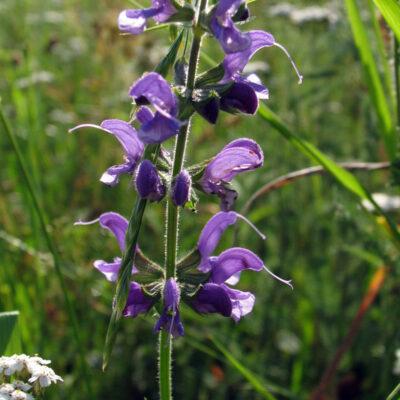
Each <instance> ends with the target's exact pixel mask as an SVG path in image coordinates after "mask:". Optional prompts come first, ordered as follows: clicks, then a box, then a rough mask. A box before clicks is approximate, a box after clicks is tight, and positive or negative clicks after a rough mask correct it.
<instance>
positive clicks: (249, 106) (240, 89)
mask: <svg viewBox="0 0 400 400" xmlns="http://www.w3.org/2000/svg"><path fill="white" fill-rule="evenodd" d="M220 107H221V110H224V111H228V112H231V111H234V110H235V109H236V110H239V111H241V112H242V113H245V114H255V113H256V111H257V108H258V97H257V94H256V92H255V90H254V89H253V88H252V87H251V86H250V85H247V84H246V83H242V82H235V83H234V84H233V85H232V87H231V88H230V89H229V90H228V92H226V93H225V94H224V95H223V96H222V97H221V100H220Z"/></svg>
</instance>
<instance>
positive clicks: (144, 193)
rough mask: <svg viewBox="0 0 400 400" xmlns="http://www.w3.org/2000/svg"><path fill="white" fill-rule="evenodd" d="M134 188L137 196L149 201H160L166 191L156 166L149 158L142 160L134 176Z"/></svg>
mask: <svg viewBox="0 0 400 400" xmlns="http://www.w3.org/2000/svg"><path fill="white" fill-rule="evenodd" d="M136 189H137V191H138V193H139V196H140V197H142V198H147V199H149V200H150V201H160V200H161V199H162V198H163V197H164V196H165V193H166V188H165V185H164V182H163V181H162V179H161V177H160V175H159V174H158V171H157V168H156V167H155V166H154V165H153V163H152V162H151V161H149V160H143V162H142V163H141V164H140V166H139V170H138V173H137V176H136Z"/></svg>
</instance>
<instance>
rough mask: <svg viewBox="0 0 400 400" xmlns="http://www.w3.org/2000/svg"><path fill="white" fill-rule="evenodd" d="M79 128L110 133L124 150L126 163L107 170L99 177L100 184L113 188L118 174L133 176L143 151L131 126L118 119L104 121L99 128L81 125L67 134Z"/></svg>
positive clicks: (141, 144) (97, 126)
mask: <svg viewBox="0 0 400 400" xmlns="http://www.w3.org/2000/svg"><path fill="white" fill-rule="evenodd" d="M79 128H96V129H100V130H102V131H104V132H107V133H111V134H112V135H114V136H115V137H116V138H117V139H118V141H119V142H120V143H121V145H122V147H123V148H124V150H125V156H124V158H125V161H126V162H125V163H124V164H120V165H114V166H112V167H110V168H108V170H107V171H106V172H104V173H103V175H102V176H101V178H100V181H101V182H103V183H105V184H106V185H110V186H114V185H116V184H117V183H118V178H119V175H120V174H123V173H128V174H133V172H134V171H135V168H136V164H137V162H138V161H139V160H140V157H141V156H142V154H143V151H144V145H143V143H142V142H141V141H140V140H139V138H138V134H137V132H136V130H135V128H134V127H133V126H131V125H130V124H128V123H127V122H125V121H121V120H119V119H106V120H105V121H103V122H102V123H101V125H100V126H99V125H94V124H81V125H78V126H75V127H74V128H72V129H70V130H69V132H73V131H74V130H76V129H79Z"/></svg>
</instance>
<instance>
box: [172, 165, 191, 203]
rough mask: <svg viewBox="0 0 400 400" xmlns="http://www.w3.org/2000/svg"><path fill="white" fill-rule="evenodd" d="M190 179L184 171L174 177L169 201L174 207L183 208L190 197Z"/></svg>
mask: <svg viewBox="0 0 400 400" xmlns="http://www.w3.org/2000/svg"><path fill="white" fill-rule="evenodd" d="M191 183H192V181H191V178H190V175H189V174H188V172H187V171H186V170H183V171H182V172H180V173H179V175H178V176H177V177H176V179H175V181H174V182H173V184H172V187H171V201H172V204H173V205H174V206H175V207H178V206H184V205H185V204H186V203H187V202H188V201H189V197H190V186H191Z"/></svg>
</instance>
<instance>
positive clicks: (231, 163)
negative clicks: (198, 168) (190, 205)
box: [199, 138, 264, 211]
mask: <svg viewBox="0 0 400 400" xmlns="http://www.w3.org/2000/svg"><path fill="white" fill-rule="evenodd" d="M263 161H264V154H263V152H262V150H261V147H260V146H259V145H258V144H257V143H256V142H255V141H254V140H252V139H247V138H242V139H237V140H234V141H233V142H231V143H229V144H228V145H226V146H225V147H224V148H223V149H222V150H221V151H220V152H219V153H218V154H217V155H216V156H215V157H214V158H213V159H212V160H211V162H210V163H209V164H208V165H207V166H206V168H205V170H204V174H203V176H202V178H201V180H200V181H199V184H200V185H201V187H202V188H203V190H204V191H205V192H206V193H209V194H216V195H217V196H218V197H219V198H220V199H221V205H220V207H221V210H222V211H230V210H232V206H233V203H234V201H235V200H236V198H237V193H236V192H235V191H234V190H232V189H229V188H227V187H226V186H225V184H224V183H228V182H230V181H231V180H232V179H233V178H234V176H235V175H236V174H238V173H240V172H244V171H251V170H253V169H255V168H258V167H261V166H262V164H263Z"/></svg>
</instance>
